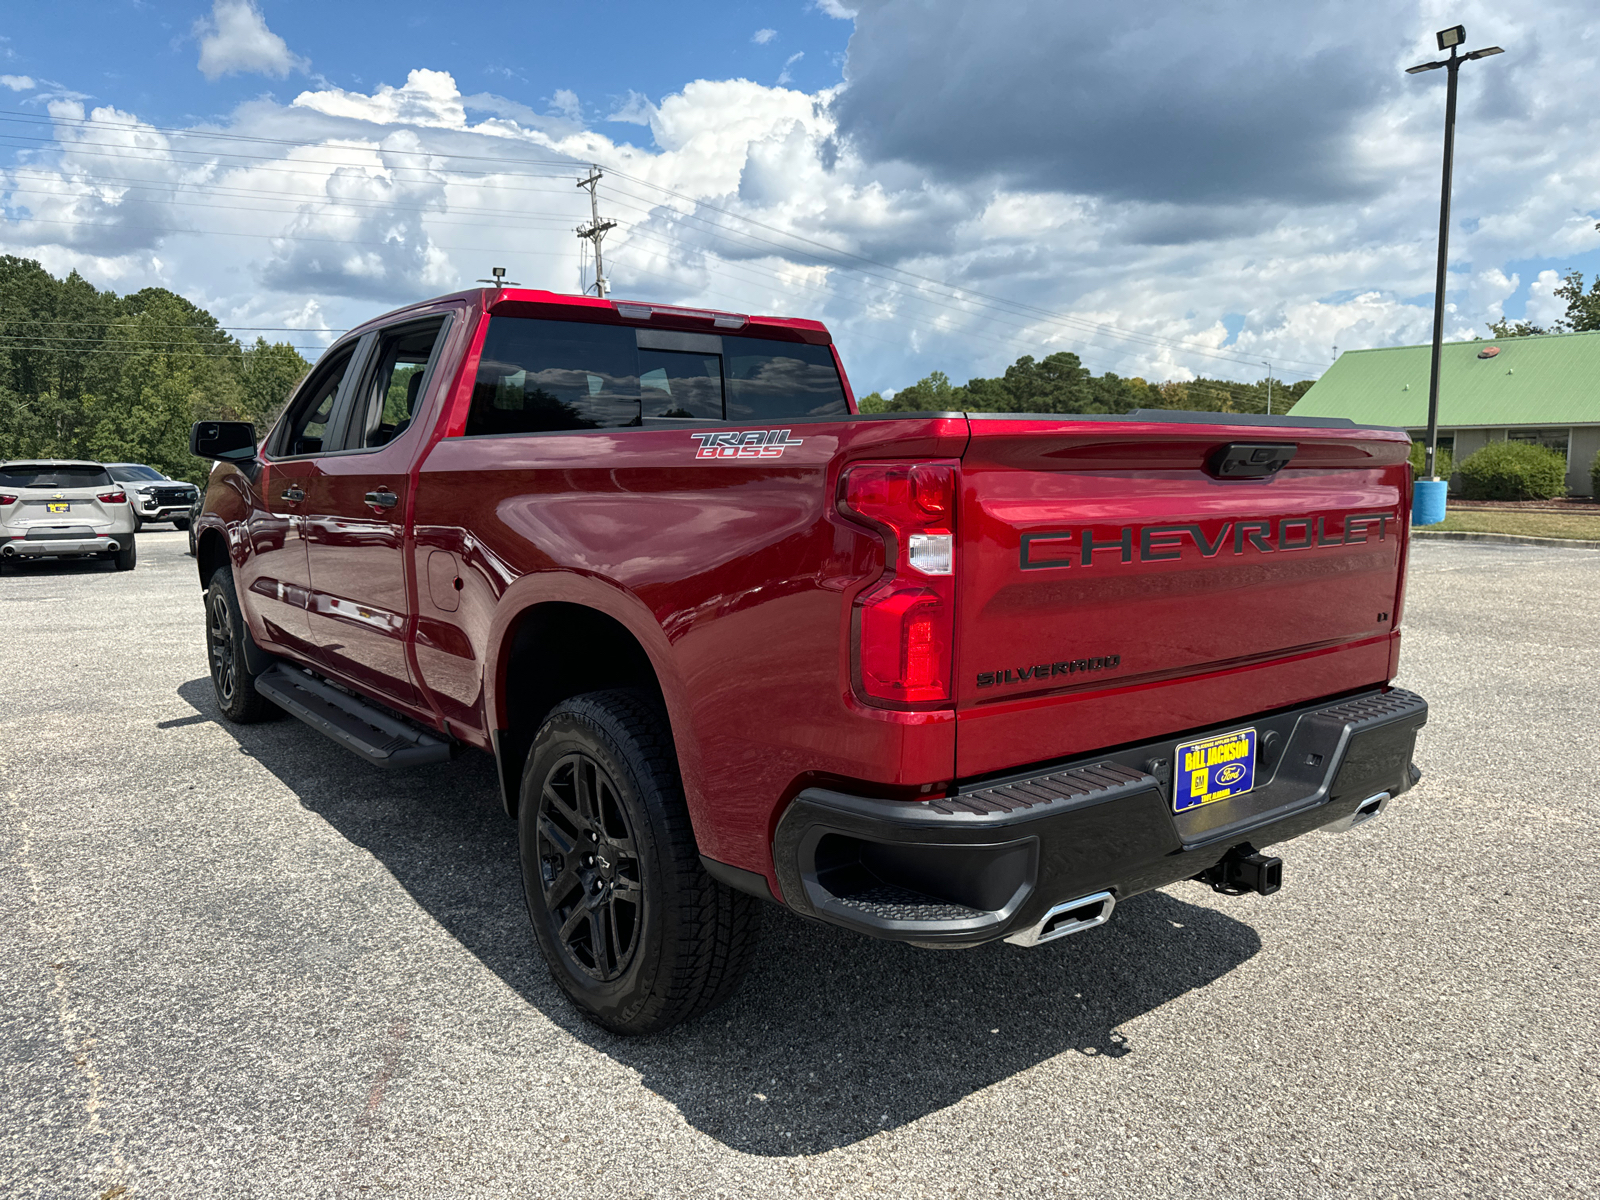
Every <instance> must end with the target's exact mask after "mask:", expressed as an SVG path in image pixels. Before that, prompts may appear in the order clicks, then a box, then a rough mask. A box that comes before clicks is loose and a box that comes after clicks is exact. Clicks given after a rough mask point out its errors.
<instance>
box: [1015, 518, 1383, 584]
mask: <svg viewBox="0 0 1600 1200" xmlns="http://www.w3.org/2000/svg"><path fill="white" fill-rule="evenodd" d="M1394 519H1395V516H1394V514H1393V513H1389V512H1381V513H1340V514H1333V515H1329V516H1321V517H1289V518H1285V519H1283V520H1281V521H1275V520H1272V519H1271V518H1265V519H1262V520H1259V521H1224V522H1222V523H1221V524H1220V525H1218V526H1217V527H1216V528H1215V529H1214V530H1213V531H1212V532H1211V533H1209V534H1208V533H1207V532H1206V531H1205V529H1204V527H1202V526H1200V525H1196V524H1186V525H1145V526H1142V527H1141V526H1137V525H1124V526H1122V527H1121V528H1120V529H1117V531H1116V532H1115V533H1112V532H1111V527H1107V526H1092V527H1087V528H1083V529H1063V530H1060V531H1054V530H1052V531H1049V532H1045V533H1025V534H1023V535H1022V551H1021V559H1022V561H1021V566H1022V569H1023V570H1024V571H1040V570H1044V569H1046V568H1048V567H1070V566H1074V565H1082V566H1085V567H1091V566H1095V565H1096V564H1097V563H1105V562H1108V561H1111V559H1112V557H1113V556H1115V557H1116V558H1117V559H1119V560H1120V561H1122V562H1125V563H1127V562H1133V561H1134V560H1135V558H1137V560H1138V561H1139V562H1163V561H1169V560H1172V559H1179V558H1188V557H1190V556H1191V555H1193V553H1194V552H1195V551H1196V550H1198V551H1199V554H1200V557H1202V558H1215V557H1217V555H1219V554H1223V553H1231V554H1244V553H1246V552H1247V551H1248V552H1254V553H1257V554H1273V553H1276V552H1277V551H1280V550H1307V549H1310V548H1311V547H1312V546H1349V545H1356V544H1359V543H1361V542H1366V541H1369V540H1371V541H1377V542H1381V541H1385V540H1386V539H1387V536H1388V526H1389V523H1390V522H1391V521H1393V520H1394ZM1097 554H1098V555H1100V557H1099V558H1098V559H1096V558H1095V555H1097ZM1074 560H1076V561H1074Z"/></svg>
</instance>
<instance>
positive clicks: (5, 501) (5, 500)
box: [0, 496, 17, 508]
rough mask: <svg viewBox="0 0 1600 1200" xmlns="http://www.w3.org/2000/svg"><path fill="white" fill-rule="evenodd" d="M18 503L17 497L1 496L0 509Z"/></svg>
mask: <svg viewBox="0 0 1600 1200" xmlns="http://www.w3.org/2000/svg"><path fill="white" fill-rule="evenodd" d="M16 502H17V498H16V497H15V496H0V508H4V507H5V506H6V505H8V504H15V503H16Z"/></svg>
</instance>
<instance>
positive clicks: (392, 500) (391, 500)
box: [367, 492, 400, 508]
mask: <svg viewBox="0 0 1600 1200" xmlns="http://www.w3.org/2000/svg"><path fill="white" fill-rule="evenodd" d="M367 503H368V504H370V505H372V506H373V507H374V508H393V507H394V506H395V505H396V504H399V503H400V497H399V496H396V495H395V494H394V493H393V492H368V493H367Z"/></svg>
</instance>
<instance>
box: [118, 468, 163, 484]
mask: <svg viewBox="0 0 1600 1200" xmlns="http://www.w3.org/2000/svg"><path fill="white" fill-rule="evenodd" d="M106 470H108V471H110V472H111V478H113V479H115V480H116V481H117V482H118V483H143V482H144V481H145V480H147V479H165V478H166V476H165V475H163V474H162V473H161V472H160V471H158V470H156V469H155V468H154V467H107V468H106Z"/></svg>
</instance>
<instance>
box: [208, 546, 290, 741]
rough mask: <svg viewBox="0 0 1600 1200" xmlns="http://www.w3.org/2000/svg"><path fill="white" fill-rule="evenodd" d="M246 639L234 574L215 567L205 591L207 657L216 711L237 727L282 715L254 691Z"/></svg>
mask: <svg viewBox="0 0 1600 1200" xmlns="http://www.w3.org/2000/svg"><path fill="white" fill-rule="evenodd" d="M249 636H250V634H249V631H248V630H247V629H246V628H245V625H244V614H243V613H241V612H240V611H239V597H238V594H237V593H236V592H235V591H234V587H233V572H232V571H231V570H230V569H229V568H228V567H218V568H217V572H216V574H214V575H213V576H212V577H211V586H210V587H209V588H207V589H206V656H207V658H208V659H209V660H210V665H211V688H212V690H213V691H214V692H216V694H217V707H218V708H220V709H222V715H223V716H225V717H227V718H228V720H230V721H233V722H235V723H236V724H239V725H249V724H252V723H254V722H256V721H265V720H268V719H270V718H272V717H275V716H277V715H278V714H279V713H280V712H282V711H283V710H282V709H281V708H279V707H278V706H277V705H276V704H274V703H272V701H270V700H268V699H267V698H266V697H265V696H263V695H262V694H261V693H260V692H258V691H256V677H255V675H254V674H252V673H251V671H250V664H249V660H248V659H247V658H246V657H245V652H244V640H245V638H247V637H249Z"/></svg>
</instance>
